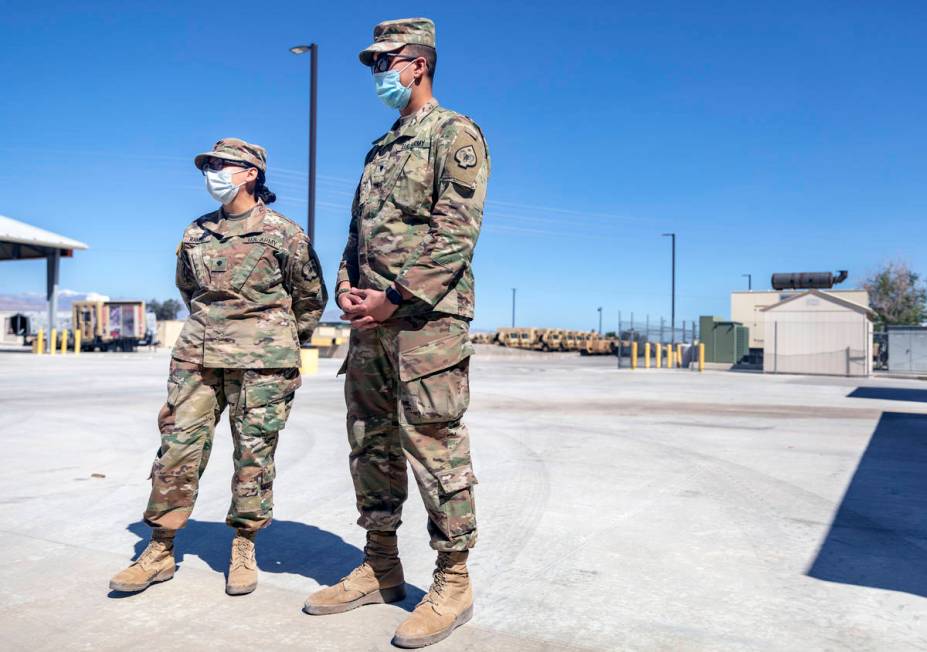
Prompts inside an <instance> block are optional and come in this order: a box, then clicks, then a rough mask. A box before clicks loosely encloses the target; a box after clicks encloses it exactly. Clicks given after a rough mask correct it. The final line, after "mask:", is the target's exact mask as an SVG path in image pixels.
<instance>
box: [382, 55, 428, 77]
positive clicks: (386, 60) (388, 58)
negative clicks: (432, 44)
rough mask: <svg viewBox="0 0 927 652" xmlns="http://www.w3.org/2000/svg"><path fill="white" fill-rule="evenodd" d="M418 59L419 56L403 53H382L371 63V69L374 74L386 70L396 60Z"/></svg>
mask: <svg viewBox="0 0 927 652" xmlns="http://www.w3.org/2000/svg"><path fill="white" fill-rule="evenodd" d="M416 59H418V57H410V56H408V55H402V54H389V53H387V54H381V55H380V56H378V57H377V58H376V61H374V62H373V63H372V64H370V71H371V72H372V73H373V74H377V73H381V72H386V71H387V70H389V68H390V66H392V65H393V63H394V62H396V61H415V60H416Z"/></svg>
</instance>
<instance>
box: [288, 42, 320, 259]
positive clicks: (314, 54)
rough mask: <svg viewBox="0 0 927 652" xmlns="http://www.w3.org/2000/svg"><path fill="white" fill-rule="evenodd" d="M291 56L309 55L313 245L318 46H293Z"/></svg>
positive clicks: (312, 234)
mask: <svg viewBox="0 0 927 652" xmlns="http://www.w3.org/2000/svg"><path fill="white" fill-rule="evenodd" d="M290 52H292V53H293V54H305V53H306V52H308V53H309V198H308V199H309V211H308V213H309V217H308V224H307V225H306V226H307V231H308V234H309V240H310V241H311V242H312V243H313V245H314V244H315V140H316V139H315V134H316V113H317V111H316V106H317V100H318V92H317V88H316V78H317V74H316V73H317V71H318V56H319V46H318V45H317V44H316V43H310V44H309V45H295V46H293V47H291V48H290Z"/></svg>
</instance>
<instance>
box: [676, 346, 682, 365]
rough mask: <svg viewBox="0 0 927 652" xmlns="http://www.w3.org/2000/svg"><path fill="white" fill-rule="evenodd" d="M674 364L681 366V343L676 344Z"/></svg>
mask: <svg viewBox="0 0 927 652" xmlns="http://www.w3.org/2000/svg"><path fill="white" fill-rule="evenodd" d="M676 366H677V367H679V368H680V369H681V368H682V344H677V345H676Z"/></svg>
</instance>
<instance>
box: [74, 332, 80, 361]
mask: <svg viewBox="0 0 927 652" xmlns="http://www.w3.org/2000/svg"><path fill="white" fill-rule="evenodd" d="M74 355H80V329H79V328H77V329H75V330H74Z"/></svg>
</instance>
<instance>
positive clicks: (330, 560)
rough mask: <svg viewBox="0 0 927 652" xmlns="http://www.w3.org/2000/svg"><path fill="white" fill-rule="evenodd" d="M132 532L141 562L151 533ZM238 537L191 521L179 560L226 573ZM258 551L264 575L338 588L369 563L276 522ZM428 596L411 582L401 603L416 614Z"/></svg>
mask: <svg viewBox="0 0 927 652" xmlns="http://www.w3.org/2000/svg"><path fill="white" fill-rule="evenodd" d="M128 530H129V531H130V532H132V534H134V535H136V536H137V537H138V538H139V540H138V542H136V544H135V556H134V557H133V558H137V557H138V556H139V555H140V554H141V553H142V551H143V550H144V549H145V547H146V546H147V545H148V541H149V538H150V536H151V529H150V528H149V527H148V526H147V525H146V524H145V523H144V522H143V521H137V522H135V523H132V524H131V525H129V526H128ZM234 533H235V531H234V530H233V529H232V528H230V527H229V526H228V525H226V524H225V523H224V522H223V523H215V522H206V521H197V520H195V519H190V520H189V521H188V522H187V526H186V527H185V528H183V529H182V530H180V531H179V532H178V533H177V538H176V539H175V541H174V558H175V560H176V562H177V564H181V563H182V562H183V558H184V555H195V556H197V557H199V558H200V559H202V560H203V561H204V562H206V564H207V565H208V566H209V567H210V568H211V569H212V570H214V571H216V572H218V573H223V574H225V573H226V571H227V570H228V563H229V554H230V551H231V546H232V537H233V536H234ZM255 548H256V551H257V563H258V569H259V570H260V571H261V572H263V573H292V574H295V575H302V576H303V577H308V578H311V579H313V580H315V581H316V582H318V583H319V584H321V585H324V586H331V585H332V584H336V583H338V581H339V580H341V578H343V577H344V576H345V575H347V574H348V573H350V572H351V570H353V569H354V568H355V567H356V566H358V565H359V564H360V563H361V561H363V559H364V552H363V550H361V549H360V548H358V547H356V546H353V545H351V544H350V543H347V542H346V541H345V540H344V539H342V538H341V537H339V536H338V535H336V534H332V533H331V532H328V531H327V530H320V529H319V528H317V527H315V526H313V525H306V524H305V523H297V522H295V521H279V520H276V519H275V520H274V521H272V522H271V524H270V525H269V526H267V527H266V528H264V529H263V530H261V532H260V533H259V534H258V535H257V538H256V539H255ZM127 595H132V594H126V593H119V592H116V591H113V592H111V593H110V597H113V598H120V597H125V596H127ZM424 595H425V592H424V591H422V589H420V588H418V587H417V586H413V585H411V584H408V583H406V598H405V600H403V601H402V602H399V603H396V604H397V605H398V606H400V607H402V608H403V609H405V610H406V611H411V610H412V609H414V608H415V605H416V604H418V602H419V600H421V599H422V597H424Z"/></svg>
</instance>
